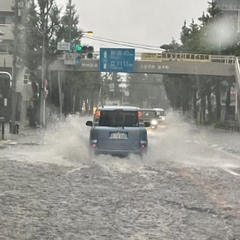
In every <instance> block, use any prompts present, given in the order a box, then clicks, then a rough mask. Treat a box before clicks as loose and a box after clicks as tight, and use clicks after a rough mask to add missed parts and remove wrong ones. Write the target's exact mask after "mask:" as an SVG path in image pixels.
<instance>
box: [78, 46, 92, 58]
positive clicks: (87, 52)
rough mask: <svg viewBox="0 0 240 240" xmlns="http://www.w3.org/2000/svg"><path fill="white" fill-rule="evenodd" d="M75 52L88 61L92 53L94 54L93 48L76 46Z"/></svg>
mask: <svg viewBox="0 0 240 240" xmlns="http://www.w3.org/2000/svg"><path fill="white" fill-rule="evenodd" d="M75 50H76V52H77V53H81V54H82V55H83V56H84V57H85V58H88V59H92V58H93V52H94V47H93V46H87V45H81V44H77V45H76V47H75Z"/></svg>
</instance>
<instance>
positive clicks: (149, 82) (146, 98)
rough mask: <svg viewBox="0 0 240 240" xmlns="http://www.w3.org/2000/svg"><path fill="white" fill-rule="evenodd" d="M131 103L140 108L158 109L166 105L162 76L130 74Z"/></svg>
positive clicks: (128, 78) (128, 77)
mask: <svg viewBox="0 0 240 240" xmlns="http://www.w3.org/2000/svg"><path fill="white" fill-rule="evenodd" d="M127 80H128V91H129V101H130V103H131V104H133V105H136V106H139V107H158V106H162V105H163V104H165V89H164V86H163V83H162V76H161V75H158V74H141V73H138V74H137V73H134V74H128V76H127Z"/></svg>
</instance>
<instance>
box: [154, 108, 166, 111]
mask: <svg viewBox="0 0 240 240" xmlns="http://www.w3.org/2000/svg"><path fill="white" fill-rule="evenodd" d="M153 109H154V110H160V111H164V109H163V108H153Z"/></svg>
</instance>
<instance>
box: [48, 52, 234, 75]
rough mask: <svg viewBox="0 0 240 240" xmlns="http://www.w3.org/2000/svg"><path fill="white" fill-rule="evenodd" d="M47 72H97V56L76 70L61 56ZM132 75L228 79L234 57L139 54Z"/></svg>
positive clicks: (84, 60)
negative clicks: (173, 75) (171, 75)
mask: <svg viewBox="0 0 240 240" xmlns="http://www.w3.org/2000/svg"><path fill="white" fill-rule="evenodd" d="M151 54H152V53H151ZM140 56H141V55H140ZM206 56H207V55H206ZM142 59H144V60H142ZM49 70H50V71H58V72H66V71H80V72H98V71H99V59H98V55H96V59H82V60H81V63H80V66H79V67H78V68H76V67H75V66H74V64H72V65H66V64H65V59H64V55H63V56H62V58H60V59H58V60H56V61H55V62H54V63H53V64H52V65H50V66H49ZM133 73H151V74H186V75H208V76H226V77H229V76H235V56H211V58H210V59H188V60H186V59H185V60H182V59H181V60H179V59H177V58H167V59H164V60H163V61H162V60H161V59H159V58H157V54H156V57H155V58H154V56H152V57H151V58H148V57H145V58H144V57H139V54H136V57H135V62H134V71H133Z"/></svg>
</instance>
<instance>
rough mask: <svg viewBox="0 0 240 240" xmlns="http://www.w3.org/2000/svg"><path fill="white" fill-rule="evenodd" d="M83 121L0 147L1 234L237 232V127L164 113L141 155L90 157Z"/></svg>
mask: <svg viewBox="0 0 240 240" xmlns="http://www.w3.org/2000/svg"><path fill="white" fill-rule="evenodd" d="M89 119H90V120H91V117H90V118H89ZM86 120H88V118H86V117H78V116H70V117H68V118H67V119H66V120H65V121H62V122H57V123H54V124H53V125H52V126H49V127H48V129H47V130H46V132H44V131H43V130H37V131H31V134H29V135H28V134H26V135H24V134H23V135H21V134H20V135H19V136H17V137H16V138H15V139H14V140H12V141H9V142H8V143H7V144H5V147H3V148H1V150H0V151H1V161H0V165H1V167H0V169H1V170H0V171H1V175H0V176H1V177H0V181H1V187H0V191H1V196H0V206H1V208H0V213H1V214H0V218H1V221H0V239H19V240H21V239H84V240H85V239H156V240H159V239H240V228H239V226H240V217H239V216H240V200H239V199H240V190H239V180H240V178H239V177H240V171H239V169H240V155H238V154H236V153H235V154H234V153H233V152H232V151H229V149H231V150H232V149H233V148H234V147H235V146H236V142H237V140H238V138H239V136H238V135H237V134H232V135H230V133H228V132H224V131H220V130H219V131H217V130H212V129H209V128H197V127H195V126H194V125H191V124H189V123H186V122H184V121H183V120H182V119H181V117H180V116H179V115H177V114H175V113H169V114H168V116H167V120H166V124H165V125H162V126H160V127H159V128H158V130H156V131H154V130H149V131H148V136H149V152H148V155H147V156H146V157H145V158H144V159H143V160H140V159H139V158H137V157H135V156H130V157H129V158H126V159H123V158H115V157H110V156H100V157H98V158H96V159H93V160H92V161H89V158H88V134H89V128H88V127H87V126H85V122H86ZM225 136H226V139H228V143H229V146H228V145H226V144H228V143H226V141H224V137H225ZM231 136H232V137H231ZM219 138H223V140H219ZM233 138H234V139H233ZM231 139H232V141H230V140H231ZM231 142H234V144H235V145H234V144H231ZM216 230H217V231H216Z"/></svg>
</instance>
